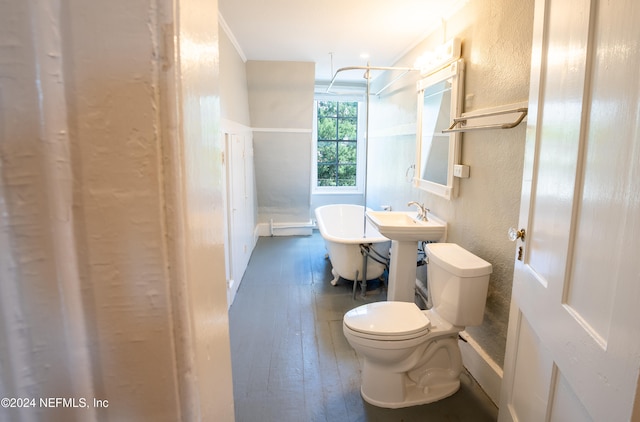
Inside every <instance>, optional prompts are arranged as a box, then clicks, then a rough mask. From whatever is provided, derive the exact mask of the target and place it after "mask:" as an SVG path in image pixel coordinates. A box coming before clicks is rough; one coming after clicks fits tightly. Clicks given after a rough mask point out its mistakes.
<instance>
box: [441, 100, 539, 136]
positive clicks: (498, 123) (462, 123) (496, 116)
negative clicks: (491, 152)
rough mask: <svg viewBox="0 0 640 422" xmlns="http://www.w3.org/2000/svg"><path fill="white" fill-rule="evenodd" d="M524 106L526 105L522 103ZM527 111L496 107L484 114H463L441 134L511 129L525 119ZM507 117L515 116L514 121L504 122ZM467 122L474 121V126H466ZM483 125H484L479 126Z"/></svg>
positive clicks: (517, 108) (517, 106)
mask: <svg viewBox="0 0 640 422" xmlns="http://www.w3.org/2000/svg"><path fill="white" fill-rule="evenodd" d="M524 105H526V103H524ZM528 111H529V109H528V108H527V107H524V106H520V105H516V106H507V107H506V108H505V107H498V108H495V109H491V110H485V111H484V112H475V113H463V114H462V116H461V117H456V118H455V119H453V123H451V126H449V129H444V130H443V131H442V133H452V132H471V131H474V130H487V129H512V128H514V127H516V126H518V125H519V124H520V123H521V122H522V121H523V120H524V118H525V117H527V112H528ZM508 115H515V116H514V120H512V121H508V122H505V121H504V118H505V117H507V116H508ZM469 120H474V121H475V122H476V125H473V126H472V125H470V124H469V126H467V124H468V123H469V122H468V121H469ZM481 123H484V124H481Z"/></svg>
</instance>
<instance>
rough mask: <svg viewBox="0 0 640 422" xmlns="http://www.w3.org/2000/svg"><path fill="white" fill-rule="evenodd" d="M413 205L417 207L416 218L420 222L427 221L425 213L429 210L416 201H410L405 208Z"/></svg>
mask: <svg viewBox="0 0 640 422" xmlns="http://www.w3.org/2000/svg"><path fill="white" fill-rule="evenodd" d="M411 205H415V206H416V207H418V218H419V219H420V221H429V220H428V219H427V213H428V212H429V208H425V207H424V204H420V203H418V202H416V201H411V202H409V203H408V204H407V206H411Z"/></svg>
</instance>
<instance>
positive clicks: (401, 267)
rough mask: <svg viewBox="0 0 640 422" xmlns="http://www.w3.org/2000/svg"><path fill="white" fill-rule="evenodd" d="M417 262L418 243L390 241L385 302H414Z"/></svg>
mask: <svg viewBox="0 0 640 422" xmlns="http://www.w3.org/2000/svg"><path fill="white" fill-rule="evenodd" d="M417 261H418V242H416V241H399V240H392V241H391V262H390V263H389V288H388V290H387V300H397V301H401V302H412V303H413V302H414V301H415V294H416V263H417Z"/></svg>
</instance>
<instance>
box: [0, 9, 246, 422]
mask: <svg viewBox="0 0 640 422" xmlns="http://www.w3.org/2000/svg"><path fill="white" fill-rule="evenodd" d="M173 6H174V5H173V4H172V3H171V2H165V1H161V0H159V1H157V2H154V1H152V2H149V1H140V0H135V1H130V0H126V1H125V0H115V1H110V2H90V3H87V2H85V1H81V0H72V1H68V2H57V1H52V2H45V1H38V0H30V1H24V2H23V1H20V2H10V3H7V2H3V3H1V4H0V31H1V36H0V40H1V41H0V57H1V58H2V59H0V281H1V282H0V298H1V299H0V338H1V341H0V396H3V397H22V398H25V397H28V398H35V399H39V398H41V397H42V398H45V397H66V398H75V399H80V398H86V399H88V400H89V403H90V404H91V400H92V399H93V398H94V397H95V398H97V399H101V400H108V402H109V407H108V408H106V409H92V408H91V407H89V408H88V409H78V408H65V407H60V408H57V409H42V408H40V409H32V410H24V409H20V410H17V409H6V408H0V420H17V421H18V420H47V421H58V420H59V421H71V420H82V421H85V420H94V419H97V420H113V421H116V420H117V421H121V420H157V421H176V420H181V418H184V419H189V420H193V419H196V418H202V419H203V420H207V419H209V420H211V419H213V418H214V417H215V418H218V419H217V420H232V419H233V399H232V388H231V368H230V358H229V343H228V332H227V330H228V327H227V319H226V318H227V314H226V291H225V279H224V252H223V245H222V234H221V233H222V231H223V221H222V211H221V209H220V206H219V205H216V204H221V203H222V200H221V198H222V189H223V187H222V184H221V180H222V177H221V167H222V166H221V154H220V151H221V141H220V139H219V136H218V131H217V130H218V123H219V100H218V97H217V95H218V92H217V89H218V88H217V84H218V82H217V81H218V79H217V62H218V56H217V52H218V45H217V31H216V19H217V3H216V2H215V1H213V2H210V1H199V0H182V1H181V2H179V4H176V7H178V8H179V9H180V19H181V20H180V22H179V26H178V31H177V32H178V34H177V35H178V37H177V41H178V43H179V44H180V48H179V49H177V50H176V51H180V53H181V54H180V56H179V63H180V66H179V67H178V66H177V65H176V64H175V63H173V57H172V51H174V50H172V49H171V42H172V37H171V34H172V31H171V24H172V23H173V22H172V14H173ZM164 30H167V32H166V33H165V32H163V31H164ZM178 76H179V77H180V81H181V84H179V85H178V89H179V91H180V93H181V94H182V95H181V98H182V102H181V103H178V102H176V101H175V96H174V94H175V93H174V91H173V89H174V87H175V85H174V83H173V82H174V80H175V78H177V77H178ZM178 111H179V113H177V112H178ZM178 116H180V117H178ZM172 148H173V149H172Z"/></svg>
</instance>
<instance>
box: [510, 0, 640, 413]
mask: <svg viewBox="0 0 640 422" xmlns="http://www.w3.org/2000/svg"><path fill="white" fill-rule="evenodd" d="M638 21H640V7H639V6H638V5H636V4H635V2H634V1H633V0H624V1H620V2H616V3H615V4H614V3H613V2H611V3H605V2H598V1H596V0H593V1H588V0H570V1H562V0H548V1H545V0H538V1H536V12H535V23H534V42H533V44H534V47H533V52H532V78H531V93H530V102H529V107H530V117H529V121H528V128H527V146H526V148H525V154H526V156H525V166H524V175H523V189H522V200H521V209H520V227H521V228H525V229H526V236H525V239H524V240H521V241H519V245H518V247H523V248H524V259H523V260H522V261H520V260H516V264H515V270H514V284H513V296H512V310H511V315H510V326H509V333H508V339H507V355H506V359H505V372H504V379H503V391H502V395H501V405H500V420H504V421H507V420H521V421H539V420H563V421H564V420H572V421H573V420H580V421H583V420H620V421H625V420H629V418H630V417H631V412H632V410H633V406H634V402H635V401H636V389H637V386H638V374H639V369H640V328H639V327H638V324H637V321H640V311H639V308H640V306H639V305H638V303H640V259H638V258H639V257H640V240H639V239H640V182H639V181H640V177H639V173H640V170H639V167H640V145H639V144H640V141H639V140H638V135H639V134H638V128H639V127H640V108H639V106H638V103H639V100H640V90H639V83H638V78H637V69H638V68H639V67H640V57H639V54H638V53H639V51H640V48H639V47H640V31H639V30H638V29H637V27H638V26H637V25H636V24H635V22H638ZM527 398H529V400H530V401H531V403H535V405H532V404H531V403H527ZM636 405H637V404H636Z"/></svg>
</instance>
